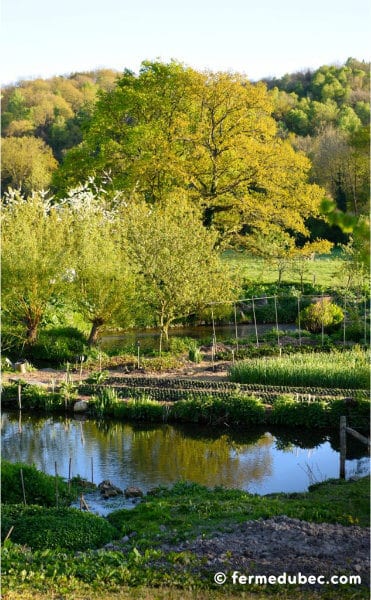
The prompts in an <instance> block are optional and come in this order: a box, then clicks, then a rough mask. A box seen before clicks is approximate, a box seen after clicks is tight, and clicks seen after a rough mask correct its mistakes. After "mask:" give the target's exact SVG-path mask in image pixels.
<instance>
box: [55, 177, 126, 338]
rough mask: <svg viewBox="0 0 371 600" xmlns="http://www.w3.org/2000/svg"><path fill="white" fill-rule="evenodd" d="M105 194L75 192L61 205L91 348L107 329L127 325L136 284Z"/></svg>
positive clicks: (76, 294)
mask: <svg viewBox="0 0 371 600" xmlns="http://www.w3.org/2000/svg"><path fill="white" fill-rule="evenodd" d="M102 196H103V194H102V190H97V192H94V191H92V190H89V189H84V188H81V189H77V190H74V191H73V192H72V191H71V192H70V196H69V198H67V199H65V200H63V201H62V203H61V207H63V211H67V212H68V213H69V214H70V215H71V217H72V225H71V230H70V244H71V247H72V253H71V261H70V265H69V272H70V274H71V288H70V289H71V293H72V296H73V302H74V305H75V306H76V308H77V309H78V310H79V311H80V312H81V314H82V315H83V316H84V318H85V319H86V320H87V321H89V322H90V323H91V330H90V334H89V338H88V345H89V346H93V345H95V344H96V343H97V341H98V337H99V334H100V332H101V330H102V328H103V327H104V326H107V325H112V324H115V323H117V322H118V323H119V324H120V325H126V324H128V320H129V319H130V314H132V313H131V310H132V309H133V304H132V302H133V289H134V281H133V276H132V272H131V269H130V268H129V262H128V257H127V253H126V251H125V246H124V244H123V242H122V231H121V228H120V225H119V223H118V221H117V219H116V218H115V212H114V211H113V210H111V209H110V208H108V207H106V205H105V198H104V197H102Z"/></svg>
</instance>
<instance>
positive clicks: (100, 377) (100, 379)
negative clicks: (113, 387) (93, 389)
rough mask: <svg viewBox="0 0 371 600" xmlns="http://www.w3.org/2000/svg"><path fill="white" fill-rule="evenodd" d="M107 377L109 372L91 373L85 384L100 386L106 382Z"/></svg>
mask: <svg viewBox="0 0 371 600" xmlns="http://www.w3.org/2000/svg"><path fill="white" fill-rule="evenodd" d="M108 376H109V371H107V370H104V371H93V372H92V373H89V376H88V377H87V378H86V383H91V384H92V385H100V384H102V383H104V382H105V381H106V379H107V378H108Z"/></svg>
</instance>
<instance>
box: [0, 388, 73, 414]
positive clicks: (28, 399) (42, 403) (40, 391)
mask: <svg viewBox="0 0 371 600" xmlns="http://www.w3.org/2000/svg"><path fill="white" fill-rule="evenodd" d="M1 396H2V397H1V400H2V405H3V408H11V409H15V408H18V384H17V383H10V384H8V385H3V386H2V394H1ZM21 402H22V408H23V409H26V410H30V409H32V410H58V409H61V408H63V407H64V406H65V405H64V402H63V399H62V396H61V394H58V393H50V392H48V391H47V390H46V389H45V388H43V387H40V386H38V385H32V384H28V383H26V382H21Z"/></svg>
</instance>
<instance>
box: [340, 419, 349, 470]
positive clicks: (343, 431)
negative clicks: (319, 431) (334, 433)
mask: <svg viewBox="0 0 371 600" xmlns="http://www.w3.org/2000/svg"><path fill="white" fill-rule="evenodd" d="M346 456H347V418H346V417H344V416H342V417H340V474H339V477H340V479H345V460H346Z"/></svg>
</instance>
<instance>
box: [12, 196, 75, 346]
mask: <svg viewBox="0 0 371 600" xmlns="http://www.w3.org/2000/svg"><path fill="white" fill-rule="evenodd" d="M70 224H71V223H70V216H69V215H68V214H66V213H61V212H60V211H58V210H57V209H56V208H55V207H53V206H51V203H50V201H49V200H48V199H47V198H46V194H45V193H42V192H40V193H37V194H36V193H35V194H33V195H32V197H30V198H26V197H24V196H22V195H21V194H20V193H19V192H11V193H9V194H8V195H7V196H6V199H5V202H4V206H3V208H2V228H1V234H2V235H1V242H2V286H3V288H2V289H3V306H4V314H5V316H6V319H7V322H8V323H10V324H12V325H14V326H15V330H16V332H17V333H18V330H19V329H21V330H23V332H22V341H23V342H24V343H26V344H27V345H33V344H34V343H35V342H36V341H37V336H38V333H39V327H40V325H41V323H42V321H43V317H44V315H45V314H46V312H47V309H48V307H49V306H50V303H51V302H52V301H55V300H56V299H57V298H60V297H61V295H62V294H63V293H66V291H67V289H68V280H67V279H66V272H67V269H68V266H69V265H68V262H69V253H68V245H67V244H66V240H68V239H69V227H70ZM66 246H67V247H66Z"/></svg>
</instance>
